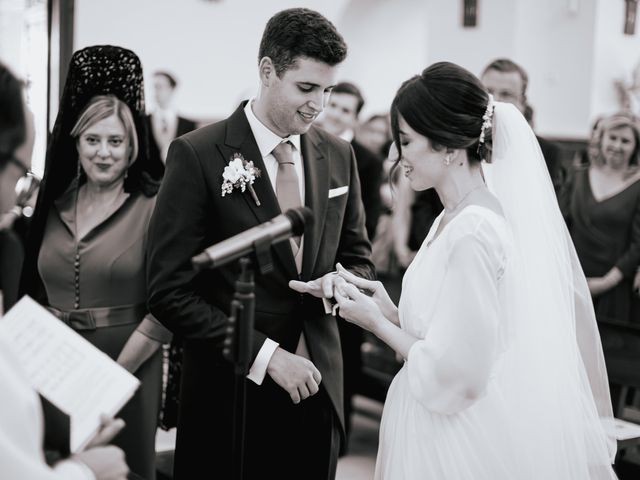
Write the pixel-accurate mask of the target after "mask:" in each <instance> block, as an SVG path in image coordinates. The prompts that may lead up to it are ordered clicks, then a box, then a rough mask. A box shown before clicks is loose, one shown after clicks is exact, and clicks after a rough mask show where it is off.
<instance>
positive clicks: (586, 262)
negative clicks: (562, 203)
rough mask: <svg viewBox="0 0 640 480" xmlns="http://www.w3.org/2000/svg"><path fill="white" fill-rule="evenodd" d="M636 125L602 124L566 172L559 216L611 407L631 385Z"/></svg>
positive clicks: (639, 144) (638, 228) (621, 117)
mask: <svg viewBox="0 0 640 480" xmlns="http://www.w3.org/2000/svg"><path fill="white" fill-rule="evenodd" d="M639 152H640V124H639V123H638V119H637V118H636V117H634V116H632V115H630V114H628V113H618V114H615V115H611V116H608V117H605V118H602V119H601V120H599V122H598V123H597V127H596V128H595V130H594V133H593V135H592V139H591V141H590V142H589V149H588V155H587V156H586V160H587V162H588V163H586V164H578V165H576V166H575V168H574V170H573V171H572V172H571V175H570V181H569V182H568V185H569V190H568V193H569V196H568V199H569V202H568V208H567V211H566V212H565V217H566V220H567V224H568V226H569V230H570V232H571V236H572V238H573V243H574V245H575V248H576V251H577V252H578V256H579V258H580V263H581V264H582V268H583V269H584V273H585V275H586V276H587V282H588V285H589V290H590V292H591V296H592V297H593V305H594V308H595V311H596V316H597V319H598V328H599V330H600V336H601V338H602V344H603V348H604V353H605V359H606V361H607V368H608V370H609V377H610V380H611V395H612V398H613V402H614V405H618V404H619V400H620V398H619V395H620V392H621V389H620V386H621V385H627V384H630V383H631V384H634V383H636V382H637V375H636V373H635V372H637V371H638V366H639V362H640V358H639V357H638V353H637V352H638V346H639V345H638V340H637V333H636V331H637V328H638V325H639V323H640V321H639V320H638V299H637V297H636V294H635V293H634V288H637V287H634V285H637V284H638V274H637V268H638V264H640V168H639V164H638V160H639Z"/></svg>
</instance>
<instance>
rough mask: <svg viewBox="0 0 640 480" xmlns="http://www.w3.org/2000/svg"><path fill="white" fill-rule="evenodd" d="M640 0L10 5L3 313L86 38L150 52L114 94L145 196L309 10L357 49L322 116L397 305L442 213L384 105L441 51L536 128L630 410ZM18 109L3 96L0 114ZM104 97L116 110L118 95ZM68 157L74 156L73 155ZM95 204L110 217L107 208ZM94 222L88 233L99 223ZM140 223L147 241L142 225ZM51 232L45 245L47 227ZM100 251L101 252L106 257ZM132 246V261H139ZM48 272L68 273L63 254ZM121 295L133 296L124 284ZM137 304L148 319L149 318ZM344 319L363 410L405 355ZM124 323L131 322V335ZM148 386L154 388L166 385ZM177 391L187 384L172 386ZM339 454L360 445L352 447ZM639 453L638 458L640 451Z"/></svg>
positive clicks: (622, 401)
mask: <svg viewBox="0 0 640 480" xmlns="http://www.w3.org/2000/svg"><path fill="white" fill-rule="evenodd" d="M637 3H638V2H637V0H615V1H614V0H562V1H556V0H541V1H537V2H529V1H527V0H488V1H482V2H481V1H477V0H457V1H450V0H429V1H424V0H394V1H391V0H331V1H320V0H317V1H305V2H291V1H286V0H276V1H270V2H259V1H257V0H254V1H251V0H186V1H181V2H177V1H172V0H139V1H136V2H127V1H125V0H113V1H110V2H99V1H96V0H50V1H48V2H47V1H44V0H0V61H1V62H2V63H3V64H4V65H5V66H6V67H7V68H8V70H10V71H11V72H13V75H15V77H17V78H18V79H21V81H22V89H23V92H24V95H25V102H26V106H27V107H28V108H27V109H26V110H25V112H26V114H25V119H24V125H25V127H26V128H25V131H24V134H23V136H22V137H21V138H20V139H19V140H20V141H19V142H18V143H17V144H16V142H15V141H14V140H15V139H14V138H13V137H11V135H10V125H9V124H7V123H6V122H7V121H8V120H5V119H4V118H3V120H2V121H1V122H0V153H2V154H3V155H2V163H1V164H0V171H2V176H1V177H0V186H1V187H0V195H1V196H2V206H3V209H4V210H3V212H1V214H2V215H1V216H0V243H1V249H0V257H1V258H0V262H1V263H0V266H1V270H0V272H1V274H0V275H1V277H0V288H1V289H2V293H3V304H4V308H5V309H6V308H9V307H10V306H11V305H12V304H13V303H14V302H15V301H16V300H17V296H18V278H19V272H20V271H21V269H22V263H23V262H25V261H26V262H27V264H28V263H29V262H35V261H36V260H35V259H34V258H29V254H28V253H25V252H29V251H30V250H29V248H28V247H25V238H26V231H27V229H28V228H29V226H30V223H31V221H32V218H34V208H35V207H36V198H37V194H38V185H39V178H41V177H42V176H43V173H44V159H45V151H46V150H47V145H48V144H49V148H51V143H50V142H51V133H52V130H53V126H54V121H55V119H56V117H58V115H59V111H60V110H61V108H62V107H63V106H64V103H63V101H61V99H60V97H61V94H62V92H63V89H64V85H65V83H66V82H68V81H69V78H68V75H69V69H68V68H67V65H69V61H70V59H71V55H72V53H73V52H74V51H76V50H78V49H81V48H83V47H86V46H89V45H101V44H102V45H103V44H111V45H119V46H122V47H125V48H127V49H130V50H132V51H133V52H135V54H136V55H137V56H138V57H139V58H140V60H141V63H142V65H141V69H142V70H141V71H140V72H138V75H139V82H140V83H139V85H140V90H141V91H140V92H137V93H135V94H134V93H131V92H129V93H127V92H126V88H124V87H125V86H122V88H120V90H118V89H117V88H116V89H115V91H114V95H115V96H116V97H118V98H119V100H121V101H122V102H124V103H125V104H126V105H127V106H128V107H129V109H130V110H131V111H132V112H133V117H131V119H128V117H127V116H126V115H124V116H123V117H122V118H123V121H122V123H123V125H124V126H125V130H127V128H129V127H128V126H127V125H129V123H130V124H131V125H134V124H135V125H138V123H137V122H140V123H143V124H144V130H145V131H146V132H148V134H149V137H148V140H149V143H148V146H149V153H150V155H149V161H148V164H146V165H144V166H141V168H140V170H141V172H142V173H148V174H149V178H147V177H144V179H145V180H144V181H143V180H140V182H139V184H137V185H138V186H137V187H136V188H139V189H140V191H143V192H146V191H147V190H145V189H149V188H150V189H152V190H153V189H154V188H156V189H157V185H158V184H159V182H161V179H162V173H163V171H164V161H165V159H166V155H167V150H168V147H169V144H170V142H171V141H172V140H173V139H174V138H176V137H177V136H180V135H182V134H184V133H187V132H189V131H191V130H193V129H195V128H197V127H199V126H202V125H205V124H207V123H210V122H212V121H215V120H218V119H221V118H224V117H226V116H227V115H228V114H230V113H231V112H232V111H233V109H235V108H236V106H237V105H238V104H239V102H240V101H241V100H244V99H247V98H251V97H252V96H254V95H255V93H256V88H257V76H256V69H255V67H256V65H255V62H252V61H251V59H252V58H256V56H257V52H253V50H255V49H256V45H257V44H258V39H259V36H260V34H261V33H262V26H263V25H264V23H265V21H266V19H268V18H269V17H270V16H271V15H272V14H273V13H275V12H276V11H278V10H281V9H283V8H289V7H292V6H306V7H309V8H313V9H316V10H318V11H320V12H321V13H323V14H324V15H326V16H327V17H328V18H329V19H330V20H332V21H333V22H334V23H335V24H336V26H337V27H338V29H339V30H340V31H341V32H342V33H343V34H344V36H345V40H346V41H347V43H348V45H349V49H350V51H349V56H348V59H347V61H346V62H345V64H344V67H343V68H342V70H341V75H340V78H341V80H342V81H341V82H340V83H339V84H337V85H336V86H335V88H334V89H333V92H332V94H331V96H330V97H329V98H328V101H327V104H326V107H325V110H324V112H323V114H322V116H321V117H320V118H318V120H317V121H318V123H319V124H320V126H322V127H323V128H325V129H326V130H327V131H329V132H330V133H332V134H334V135H337V136H339V137H341V138H343V139H345V140H347V141H348V142H350V143H351V145H352V147H353V150H354V152H355V156H356V160H357V163H358V173H359V176H360V181H361V185H362V200H363V203H364V206H365V211H366V228H367V233H368V235H369V238H370V240H371V242H372V245H373V260H374V263H375V266H376V269H377V272H378V276H379V278H380V279H381V280H382V281H383V282H384V284H385V286H386V287H387V289H388V291H389V292H390V293H391V295H392V297H393V299H394V301H397V300H398V298H399V296H400V293H401V278H402V274H403V272H404V270H405V269H406V268H407V266H408V265H409V263H410V262H411V260H412V258H413V255H414V254H415V252H416V251H417V250H418V249H419V247H420V245H421V243H422V241H423V240H424V238H425V236H426V234H427V232H428V230H429V228H430V226H431V224H432V222H433V221H434V219H435V218H436V217H437V216H438V215H439V213H440V212H441V211H442V208H443V207H442V204H441V203H440V200H439V199H438V196H437V195H436V194H435V192H434V191H433V190H426V191H423V192H417V193H416V192H413V191H411V190H410V189H409V188H408V186H407V184H406V183H405V181H404V178H403V177H402V176H401V175H400V172H398V171H396V170H394V169H393V160H392V159H389V158H387V157H388V153H389V146H390V144H391V136H390V125H389V111H388V108H389V104H390V101H391V98H392V96H393V94H394V92H395V91H396V89H397V87H398V86H399V83H400V82H401V81H402V80H403V79H404V78H406V77H408V76H409V75H411V74H414V73H417V72H419V71H420V70H421V69H422V68H423V67H424V66H426V65H428V64H430V63H433V62H435V61H439V60H448V61H453V62H456V63H458V64H460V65H462V66H464V67H466V68H468V69H470V70H471V71H473V72H474V73H476V74H477V75H478V76H479V78H480V79H481V81H482V82H483V84H484V85H485V87H486V88H487V90H488V91H489V92H490V93H492V94H493V96H494V98H495V100H497V101H502V102H508V103H512V104H514V105H515V106H516V107H517V108H518V109H519V110H520V111H521V112H522V113H523V114H524V115H525V118H527V120H528V121H529V122H530V123H531V125H532V126H533V127H534V129H535V131H536V132H537V133H538V134H539V136H538V140H539V143H540V147H541V150H542V152H543V154H544V157H545V161H546V163H547V168H548V170H549V176H550V181H551V182H552V184H553V187H554V190H555V192H556V195H557V198H558V203H559V206H560V209H561V211H562V213H563V215H564V217H565V219H566V223H567V227H568V229H569V231H570V233H571V236H572V238H573V241H574V246H575V248H576V251H577V253H578V256H579V258H580V261H581V264H582V267H583V269H584V272H585V274H586V277H587V279H588V284H589V288H590V291H591V294H592V298H593V302H594V306H595V309H596V314H597V319H598V324H599V328H600V334H601V337H602V342H603V346H604V351H605V356H606V361H607V368H608V372H609V377H610V383H611V389H612V398H613V402H614V411H615V413H616V415H623V414H624V413H625V412H629V411H630V410H632V409H633V408H635V407H637V406H638V405H640V389H639V387H640V298H639V292H640V120H639V119H638V115H640V63H639V62H640V32H637V27H636V15H637V12H636V8H637ZM301 4H302V5H301ZM252 52H253V53H252ZM116 63H117V62H116ZM3 86H4V85H0V87H3ZM145 97H146V105H145V101H144V99H145ZM105 101H106V102H107V101H109V99H105ZM116 103H117V102H116ZM6 108H8V107H7V106H6V105H3V104H1V103H0V109H6ZM70 108H71V107H70ZM97 108H102V107H97ZM104 108H107V109H110V110H109V111H110V112H115V111H118V109H119V108H121V107H118V106H117V105H114V106H107V107H104ZM76 113H77V112H76ZM130 115H131V114H130ZM76 120H78V119H77V118H74V119H73V121H74V122H75V121H76ZM100 121H101V118H100V117H99V116H98V117H95V118H94V119H93V120H92V119H91V118H89V119H88V120H87V122H88V123H86V124H85V125H84V127H83V126H82V125H80V124H79V123H78V124H76V125H75V127H74V128H75V129H74V130H73V131H72V130H71V129H69V131H67V132H66V133H67V134H68V135H70V136H72V137H77V138H79V136H80V135H81V134H82V133H83V131H84V130H83V128H84V129H86V128H92V126H93V125H95V123H99V122H100ZM3 122H4V123H3ZM78 122H79V120H78ZM131 128H134V127H131ZM7 132H9V133H7ZM74 132H75V133H74ZM11 142H13V143H11ZM78 145H80V144H78ZM78 149H80V146H78ZM79 153H81V152H80V151H79ZM60 168H61V169H64V168H66V167H64V165H62V164H61V166H60ZM142 173H141V174H140V175H142ZM60 175H62V176H64V175H63V173H61V174H60ZM70 175H71V176H73V175H75V171H74V172H71V174H70ZM78 175H79V174H78ZM85 175H86V176H87V177H88V180H89V181H91V178H92V177H91V172H85ZM69 178H71V177H69ZM140 178H141V179H142V178H143V176H141V177H140ZM147 180H148V182H147ZM128 181H129V182H130V183H131V182H133V181H134V180H131V179H129V180H128ZM61 182H62V181H61ZM145 182H146V183H145ZM154 182H156V183H154ZM50 187H51V186H50ZM54 189H55V186H54ZM50 191H51V188H50ZM64 194H65V192H62V191H57V192H55V196H51V197H50V198H49V199H45V200H44V201H42V200H41V201H40V203H39V205H43V207H42V208H52V205H53V204H54V203H56V202H62V203H60V205H59V207H58V208H60V209H61V210H60V211H62V212H64V205H63V200H64ZM145 194H146V193H145ZM51 195H54V194H53V193H52V194H51ZM87 198H89V197H87ZM108 200H109V202H111V203H110V204H109V205H111V207H110V208H111V209H112V210H111V213H112V211H113V210H114V209H117V208H118V202H121V201H124V200H121V199H118V198H116V197H114V198H110V199H108ZM87 202H88V203H87V206H94V207H95V205H92V204H91V202H90V199H89V200H87ZM56 205H58V203H56ZM145 205H146V204H145V201H144V199H142V200H141V201H140V205H138V206H137V207H136V208H139V212H138V214H139V215H146V214H148V213H149V212H150V210H149V208H151V207H147V206H145ZM103 206H104V204H103ZM107 207H108V206H107ZM99 213H100V215H103V216H104V217H105V218H106V217H107V216H108V215H109V214H110V210H109V208H106V209H105V210H104V211H101V212H99ZM136 218H140V217H139V216H138V217H136ZM89 223H91V222H89ZM98 223H99V222H98ZM145 225H146V224H145ZM42 228H44V227H42ZM85 228H86V229H87V231H90V230H91V228H92V225H90V224H89V225H85ZM119 228H120V229H114V230H113V231H112V232H111V233H110V234H111V235H113V237H112V238H113V239H114V240H118V239H119V238H120V237H119V236H124V235H127V236H129V235H131V234H132V230H131V228H132V225H131V224H127V223H126V222H125V223H124V224H123V225H122V226H121V227H119ZM49 230H50V229H49ZM41 235H58V237H56V240H55V242H53V241H52V242H53V243H54V245H55V246H56V248H57V249H62V251H63V253H65V254H66V253H69V255H70V257H69V261H70V262H72V263H71V264H70V265H71V266H70V268H72V267H73V265H72V264H73V260H74V259H75V260H76V262H77V261H78V259H77V258H75V257H74V256H73V255H79V253H78V252H71V250H69V251H67V250H68V248H67V247H65V246H64V238H63V237H61V236H60V235H62V234H61V233H60V232H59V231H47V232H41ZM136 235H139V236H140V238H143V237H144V232H143V231H140V232H137V233H136ZM39 240H40V242H43V239H42V236H41V238H40V239H39ZM38 248H39V247H38ZM65 248H67V250H65ZM69 248H71V247H69ZM53 254H55V252H54V253H52V255H53ZM117 254H118V253H117V252H110V253H109V255H116V256H117ZM101 258H102V257H97V258H93V259H90V261H92V262H101V261H102V260H101ZM132 258H133V260H132V261H134V262H135V261H139V260H140V259H139V258H138V259H136V257H132ZM84 261H85V257H83V262H84ZM98 266H99V265H98ZM51 268H52V269H55V268H60V267H59V266H58V265H56V264H55V263H54V264H53V266H51ZM76 268H77V265H76ZM99 282H100V279H98V280H96V285H102V284H101V283H99ZM45 283H46V278H45ZM45 287H46V285H45ZM79 291H80V290H79V288H78V286H77V285H76V287H75V288H74V287H73V286H70V287H69V290H68V291H62V292H55V291H54V292H52V291H51V289H47V293H48V294H49V296H50V297H51V296H56V295H59V296H62V297H64V298H65V300H63V302H64V301H67V299H66V297H65V296H68V302H70V304H74V303H75V304H78V305H79V304H80V303H82V302H84V301H86V299H85V298H82V299H79ZM102 292H103V293H104V290H102ZM138 293H139V292H138ZM127 294H130V295H131V297H132V298H131V299H130V302H128V303H131V304H136V303H138V302H139V301H140V299H139V298H136V290H135V288H134V289H133V290H131V289H130V288H128V287H127ZM425 294H428V292H425ZM74 295H75V296H74ZM113 295H119V296H121V295H122V292H113ZM140 295H142V294H140ZM75 308H77V306H76V307H75ZM131 314H132V315H141V316H142V317H144V312H142V313H141V312H132V313H131ZM142 317H140V318H142ZM140 325H141V327H138V329H140V330H141V333H142V334H143V336H144V338H142V340H141V342H142V343H141V345H135V347H136V348H140V349H143V350H144V349H145V348H146V350H145V354H144V355H143V356H142V360H141V362H143V361H146V359H148V358H150V357H151V358H155V359H156V360H155V363H152V364H147V365H146V367H145V368H147V370H149V371H147V372H144V373H142V375H145V376H152V377H153V378H154V381H156V382H159V381H160V363H161V362H160V359H161V355H160V350H159V349H158V347H157V345H160V344H165V345H166V344H168V342H169V336H167V335H166V332H163V331H161V328H160V327H159V326H158V325H155V324H153V322H152V321H151V320H150V321H148V322H147V323H146V324H145V323H144V322H143V323H140ZM340 326H341V335H342V342H343V354H344V358H345V391H346V392H347V395H346V400H345V401H346V405H345V407H346V411H347V412H351V410H352V398H353V397H354V396H356V395H357V396H362V397H367V398H370V399H373V400H375V401H379V402H382V401H383V400H384V396H385V393H386V389H387V388H388V385H389V382H390V380H391V379H392V378H393V375H394V374H395V372H396V371H397V369H398V368H399V366H400V364H399V361H398V360H397V359H396V358H395V356H394V355H393V353H392V352H391V350H389V349H388V348H386V347H384V346H383V345H382V344H381V343H380V342H378V341H377V340H376V339H375V338H374V337H373V336H371V335H369V334H363V333H362V331H361V330H360V329H358V328H357V327H353V326H352V325H350V324H346V323H342V324H341V325H340ZM130 334H131V332H126V333H124V332H123V335H124V336H123V337H122V338H129V335H130ZM148 339H152V340H153V341H152V342H149V341H147V340H148ZM93 341H94V342H95V343H96V344H98V345H101V348H103V349H105V350H109V349H112V350H113V349H116V348H117V350H118V351H120V349H121V348H122V345H121V344H119V343H117V342H116V343H117V346H115V345H107V343H109V342H112V341H113V340H109V342H106V343H104V342H103V341H102V340H100V339H93ZM145 342H146V343H145ZM154 342H155V343H154ZM156 344H157V345H156ZM114 351H115V350H114ZM164 353H165V357H169V356H170V355H173V356H175V355H178V354H179V349H178V348H177V347H176V345H175V344H174V345H173V346H172V347H166V346H165V349H164ZM114 355H116V354H114ZM132 361H140V359H137V360H132ZM165 365H166V362H165ZM136 368H137V367H136ZM134 370H135V369H134ZM151 370H153V371H151ZM174 373H175V372H173V373H172V372H167V371H166V369H165V372H164V378H165V382H166V378H167V375H168V374H169V375H171V374H174ZM151 390H153V391H154V392H157V391H158V388H156V387H152V388H151ZM144 394H145V395H152V396H153V395H154V393H153V392H151V393H148V392H147V393H144ZM166 395H175V392H173V393H172V392H171V391H169V392H167V391H166V389H165V396H166ZM132 408H133V407H132ZM152 413H153V415H152V417H153V418H150V420H149V421H150V422H151V423H152V424H153V425H150V426H149V425H148V426H145V427H143V426H140V427H139V428H146V429H147V430H151V431H153V430H154V429H155V423H154V422H155V417H156V416H157V415H156V413H157V412H155V411H153V412H152ZM165 414H166V412H165ZM134 415H135V413H134ZM639 418H640V417H639ZM165 420H166V419H165ZM170 423H171V422H167V425H165V426H170ZM344 453H348V450H347V449H346V448H345V452H344ZM629 456H630V457H631V460H633V453H630V454H629ZM140 468H141V469H143V468H144V467H140ZM629 478H631V477H629Z"/></svg>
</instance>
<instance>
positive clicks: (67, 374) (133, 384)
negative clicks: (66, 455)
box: [0, 297, 140, 453]
mask: <svg viewBox="0 0 640 480" xmlns="http://www.w3.org/2000/svg"><path fill="white" fill-rule="evenodd" d="M0 335H2V336H4V337H5V339H7V341H8V342H10V343H11V344H12V345H13V347H14V350H15V351H16V353H17V354H18V356H19V359H20V362H21V363H22V365H23V367H24V369H25V371H26V372H27V375H28V377H29V379H30V381H31V385H32V386H33V387H34V388H35V389H36V390H37V391H38V392H39V393H40V394H41V395H42V396H44V397H46V398H47V399H48V400H49V401H50V402H51V403H53V404H54V405H55V406H56V407H58V408H59V409H60V410H62V411H63V412H65V413H66V414H67V415H69V416H70V417H71V445H70V448H71V451H72V452H74V453H75V452H78V451H80V450H82V449H83V448H84V447H85V446H86V444H87V443H88V442H89V441H90V440H91V438H93V436H94V435H95V434H96V432H97V431H98V428H99V426H100V415H101V414H103V413H104V414H106V415H108V416H110V417H114V416H115V415H116V414H117V413H118V411H119V410H120V409H121V408H122V407H123V406H124V405H125V404H126V403H127V401H128V400H129V399H130V398H131V397H132V395H133V394H134V392H135V391H136V389H137V388H138V386H139V384H140V382H139V381H138V379H137V378H136V377H134V376H133V375H131V374H130V373H129V372H128V371H126V370H125V369H124V368H122V367H121V366H120V365H118V364H117V363H116V362H114V361H113V360H112V359H111V358H109V357H108V356H107V355H106V354H105V353H103V352H101V351H100V350H98V349H97V348H96V347H94V346H93V345H92V344H91V343H89V342H88V341H87V340H85V339H84V338H82V337H81V336H80V335H78V334H77V333H76V332H74V331H73V330H72V329H71V328H69V327H68V326H67V325H65V324H64V323H63V322H62V321H60V320H59V319H58V318H56V317H55V316H54V315H52V314H51V313H50V312H49V311H47V310H46V309H45V308H43V307H42V306H40V305H39V304H38V303H36V302H35V301H34V300H33V299H31V298H29V297H23V298H22V299H21V300H20V301H19V302H18V303H16V305H14V307H13V308H11V309H10V310H9V311H8V312H7V313H6V315H4V317H2V318H1V319H0Z"/></svg>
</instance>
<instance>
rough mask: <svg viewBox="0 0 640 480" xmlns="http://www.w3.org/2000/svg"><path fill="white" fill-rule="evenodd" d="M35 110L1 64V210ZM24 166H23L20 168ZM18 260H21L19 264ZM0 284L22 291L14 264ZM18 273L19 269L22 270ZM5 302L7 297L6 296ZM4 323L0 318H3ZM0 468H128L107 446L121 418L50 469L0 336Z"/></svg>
mask: <svg viewBox="0 0 640 480" xmlns="http://www.w3.org/2000/svg"><path fill="white" fill-rule="evenodd" d="M30 116H31V112H29V110H28V108H27V107H26V105H25V104H24V97H23V92H22V84H21V83H20V81H19V80H18V79H17V78H16V77H15V75H13V73H12V72H11V71H10V70H9V69H8V68H7V67H6V66H5V65H3V64H2V63H0V126H1V127H0V212H7V211H8V209H10V208H11V207H13V206H14V205H15V189H14V188H13V185H15V183H16V181H17V179H18V178H19V177H20V175H21V173H22V172H23V171H24V169H25V168H26V166H25V164H26V163H30V158H29V156H28V155H27V156H26V157H22V156H20V155H19V154H18V152H17V150H18V147H20V146H21V147H23V151H24V152H31V150H32V147H33V139H34V138H33V135H30V134H29V133H28V129H29V127H30V125H29V120H28V119H29V117H30ZM21 167H24V168H21ZM6 245H7V244H6V243H5V242H2V243H0V258H2V259H7V258H9V257H10V255H11V254H13V253H14V252H15V250H14V249H12V248H10V249H9V253H7V251H6V249H5V247H6ZM21 258H22V257H20V259H19V260H21ZM0 269H1V270H2V284H1V285H0V288H1V289H2V290H3V292H5V291H7V290H8V291H12V292H13V291H16V292H17V289H18V278H17V275H16V269H15V265H14V264H13V263H11V264H7V263H4V262H3V263H1V264H0ZM17 273H19V269H18V272H17ZM5 300H6V297H5ZM0 321H1V319H0ZM0 384H1V385H2V409H0V465H2V477H3V478H20V479H22V478H25V479H26V478H28V479H30V480H49V479H51V480H63V479H64V480H76V479H77V480H85V479H86V480H92V479H97V480H124V479H125V478H126V476H127V472H128V468H127V464H126V462H125V460H124V455H123V452H122V450H121V449H120V448H118V447H113V446H103V445H106V444H107V443H108V442H109V441H110V440H111V438H112V437H113V436H114V435H116V434H117V433H118V432H119V431H120V430H121V429H122V427H123V426H124V422H123V421H122V420H115V421H106V423H105V424H104V428H103V429H102V431H101V432H100V433H99V435H98V436H97V437H96V438H94V440H93V441H92V442H91V444H90V446H89V447H87V448H86V449H85V450H84V451H83V452H80V453H78V454H76V455H74V456H72V457H70V458H67V459H63V460H61V461H59V462H57V463H56V464H55V465H53V467H50V466H49V465H47V463H46V462H45V456H44V452H43V450H42V437H43V428H44V421H45V419H44V418H43V410H42V406H41V404H40V399H39V398H38V395H37V393H36V392H35V391H34V390H33V388H32V387H31V385H30V384H29V382H28V380H27V377H26V375H25V373H24V372H23V370H22V368H21V365H20V364H19V362H18V360H17V358H16V355H15V354H14V352H13V351H12V346H11V345H10V344H9V343H7V341H6V340H5V339H4V338H2V337H0Z"/></svg>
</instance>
